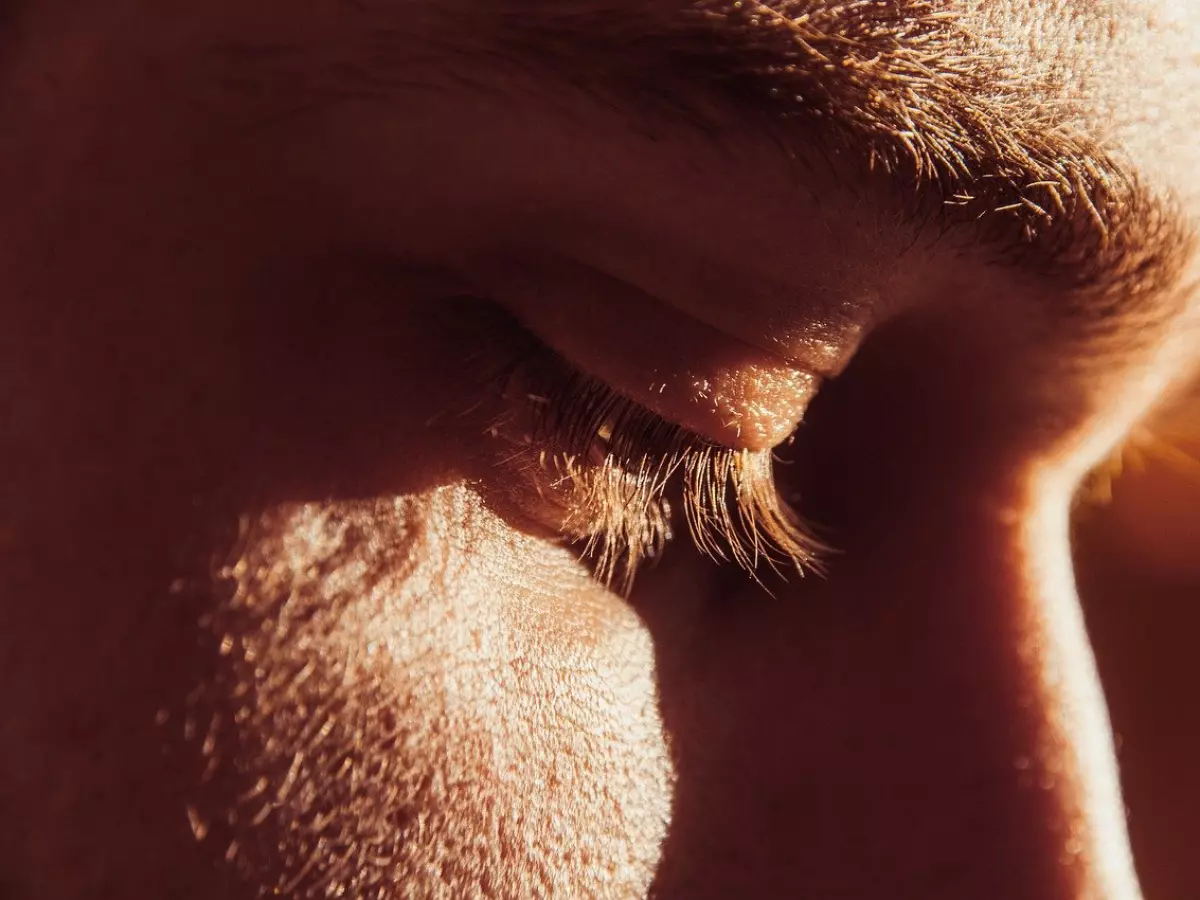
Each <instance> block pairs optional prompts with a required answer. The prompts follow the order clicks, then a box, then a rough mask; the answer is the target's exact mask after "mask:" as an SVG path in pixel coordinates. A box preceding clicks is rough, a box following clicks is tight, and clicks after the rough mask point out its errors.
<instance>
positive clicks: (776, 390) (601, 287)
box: [489, 257, 821, 450]
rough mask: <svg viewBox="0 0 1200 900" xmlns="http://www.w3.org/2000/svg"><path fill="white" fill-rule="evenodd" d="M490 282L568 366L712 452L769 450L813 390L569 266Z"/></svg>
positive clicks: (640, 296)
mask: <svg viewBox="0 0 1200 900" xmlns="http://www.w3.org/2000/svg"><path fill="white" fill-rule="evenodd" d="M490 274H491V278H490V279H489V281H490V282H491V284H494V285H496V287H495V289H494V293H495V295H496V298H497V301H498V302H499V303H500V304H501V305H503V306H504V307H505V308H507V309H508V310H509V311H510V312H512V313H513V315H514V316H515V317H516V318H518V319H519V320H520V321H521V322H522V323H523V325H524V326H525V327H526V328H527V329H528V330H529V331H531V332H533V333H535V334H537V335H538V337H539V338H541V339H542V340H543V341H545V343H547V344H549V345H551V346H553V347H554V348H555V350H557V351H558V352H559V353H560V354H561V355H562V356H563V357H564V358H566V359H569V360H570V361H571V363H572V364H573V365H574V366H576V367H578V368H579V369H580V370H582V371H584V372H587V373H588V374H589V375H592V376H594V377H596V378H598V379H602V380H603V381H604V382H605V383H607V384H610V385H612V386H613V387H614V388H616V389H617V390H619V391H620V393H621V394H623V395H624V396H626V397H629V398H630V399H633V400H635V401H637V402H638V403H639V404H640V405H642V406H644V407H646V408H647V409H650V410H652V411H654V412H655V413H657V414H658V415H660V416H662V417H663V418H664V419H666V420H668V421H670V422H673V423H675V424H677V425H680V426H682V427H683V428H685V429H686V430H688V431H690V432H693V433H695V434H698V435H702V436H704V437H705V438H708V439H709V440H711V441H713V442H715V443H717V444H722V445H726V446H729V447H733V448H736V449H748V450H766V449H769V448H771V447H775V446H778V445H779V444H780V443H782V442H783V441H784V440H786V439H787V438H788V437H789V436H790V435H791V433H792V431H793V430H794V429H795V427H796V425H797V424H798V423H799V422H800V420H801V418H802V417H803V414H804V410H805V409H806V407H807V405H808V403H809V401H810V400H811V399H812V397H813V396H814V395H815V394H816V391H817V389H818V387H819V385H820V382H821V376H820V374H819V373H818V372H817V371H815V370H813V369H809V368H805V367H804V365H802V364H800V363H798V362H792V361H786V360H784V359H783V358H781V357H779V356H777V355H775V354H772V353H770V352H768V351H766V350H762V349H760V348H758V347H754V346H752V345H750V344H747V343H745V342H744V341H742V340H740V339H738V338H735V337H733V336H730V335H728V334H725V333H723V332H720V331H718V330H717V329H715V328H713V327H712V326H710V325H708V324H706V323H703V322H701V321H699V320H698V319H695V318H692V317H691V316H689V315H687V314H686V313H682V312H680V311H679V310H677V309H675V308H673V307H670V306H668V305H666V304H664V303H661V302H659V301H658V300H657V299H655V298H654V297H651V296H649V295H647V294H645V293H644V292H642V291H640V290H639V289H638V288H636V287H635V286H633V285H631V284H628V283H626V282H623V281H621V280H619V279H616V278H613V277H612V276H609V275H607V274H606V273H604V272H601V271H599V270H597V269H595V268H592V267H590V266H587V265H584V264H581V263H578V262H575V261H573V260H569V259H562V258H557V257H556V258H552V259H545V260H538V261H537V262H536V264H534V263H526V264H519V263H518V264H514V263H512V262H508V263H506V264H503V265H501V266H499V267H497V268H496V270H494V271H493V272H491V273H490Z"/></svg>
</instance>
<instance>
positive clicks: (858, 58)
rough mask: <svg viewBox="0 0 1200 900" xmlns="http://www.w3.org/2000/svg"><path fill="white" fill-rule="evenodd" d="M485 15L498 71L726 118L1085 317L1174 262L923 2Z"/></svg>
mask: <svg viewBox="0 0 1200 900" xmlns="http://www.w3.org/2000/svg"><path fill="white" fill-rule="evenodd" d="M488 15H489V16H490V17H491V22H490V29H491V30H492V33H493V39H494V40H495V41H496V43H497V45H498V46H499V47H500V48H501V54H502V55H503V56H504V57H505V58H509V59H511V60H514V61H519V62H520V65H522V66H523V67H526V68H528V67H529V66H530V65H533V66H537V67H539V69H540V71H542V72H544V73H545V74H546V77H548V78H553V79H556V80H560V81H568V82H571V83H573V84H575V85H576V86H579V87H581V88H583V89H585V90H586V91H588V92H589V93H591V94H595V95H601V96H602V98H603V99H604V100H606V101H609V102H612V101H617V102H620V103H621V105H622V106H623V107H628V108H629V109H630V110H631V111H632V112H631V114H633V115H638V114H640V115H642V116H643V117H644V118H647V119H650V120H651V121H655V120H657V121H659V122H661V121H663V120H664V117H665V118H667V119H670V118H673V119H674V120H676V121H680V122H685V123H688V124H692V125H696V124H699V125H700V126H701V127H702V128H711V129H713V130H717V129H720V128H722V127H724V128H726V129H727V128H728V127H729V119H728V114H729V113H731V112H732V113H733V114H734V116H735V118H737V117H740V118H743V119H745V120H746V122H747V123H749V124H750V126H751V127H756V128H760V129H767V130H769V131H770V132H772V136H773V137H775V138H776V139H777V140H778V141H779V142H780V143H783V144H784V145H785V146H790V147H799V148H802V149H800V150H799V151H798V153H799V154H812V153H814V152H816V153H820V154H822V155H823V156H824V157H825V158H827V159H832V160H835V161H836V165H835V169H838V170H841V171H846V170H847V167H848V168H849V169H850V170H851V171H853V170H857V171H858V172H860V173H861V174H862V175H864V176H868V177H869V176H871V175H873V174H876V173H878V174H882V175H883V176H884V177H885V178H886V180H887V181H888V183H889V184H890V185H891V186H892V187H893V188H894V193H895V194H896V195H897V197H898V198H899V199H900V202H901V203H902V205H903V207H904V208H905V212H906V215H908V216H909V217H910V218H912V219H914V220H919V221H922V222H934V223H936V224H937V225H938V226H939V227H941V228H943V229H961V228H964V227H965V228H969V229H971V232H970V234H971V236H972V239H973V241H974V242H975V243H976V244H977V245H979V246H981V247H986V248H989V249H990V250H991V251H992V252H993V256H995V257H996V258H997V259H998V260H999V261H1001V262H1003V263H1005V264H1011V265H1019V266H1022V267H1024V268H1028V269H1034V270H1036V272H1037V274H1038V275H1039V276H1040V277H1042V278H1052V279H1055V280H1056V283H1058V284H1061V285H1062V287H1063V288H1064V290H1066V291H1069V292H1070V293H1071V294H1072V295H1073V296H1076V297H1078V298H1079V303H1080V306H1081V307H1086V309H1087V311H1089V312H1092V313H1094V314H1097V315H1106V316H1110V315H1112V314H1113V313H1114V312H1119V311H1120V308H1131V307H1135V306H1141V305H1142V304H1143V301H1144V300H1145V298H1147V297H1150V296H1161V295H1162V294H1163V293H1164V292H1165V291H1166V290H1167V289H1168V288H1170V287H1171V286H1173V285H1174V284H1175V283H1176V282H1177V281H1178V280H1179V278H1180V276H1181V274H1182V272H1183V269H1184V267H1185V264H1186V262H1187V261H1188V259H1189V258H1190V255H1191V249H1192V245H1193V235H1192V234H1191V231H1190V229H1189V228H1188V227H1186V224H1185V220H1184V218H1183V217H1182V216H1181V215H1180V214H1179V212H1178V211H1177V210H1176V209H1175V208H1174V207H1173V205H1172V203H1171V202H1170V200H1169V199H1167V198H1165V197H1163V196H1160V195H1158V194H1155V193H1154V192H1152V191H1151V190H1150V189H1148V188H1147V187H1146V186H1145V185H1144V184H1143V183H1142V182H1141V181H1140V179H1139V177H1138V174H1137V172H1136V171H1134V170H1132V169H1131V168H1129V167H1128V165H1126V164H1125V163H1123V162H1120V161H1118V159H1117V158H1116V157H1115V156H1114V155H1113V154H1111V153H1110V152H1108V151H1107V150H1106V149H1105V148H1104V147H1102V146H1101V145H1100V142H1099V140H1098V139H1097V138H1096V137H1095V136H1094V135H1092V134H1089V133H1088V132H1087V131H1086V130H1085V129H1082V128H1078V127H1076V128H1073V129H1072V128H1066V127H1064V125H1063V123H1062V122H1061V121H1059V119H1061V113H1062V110H1063V98H1062V97H1061V96H1058V95H1061V93H1062V89H1061V87H1060V86H1056V85H1054V84H1051V83H1049V82H1048V81H1046V80H1045V79H1043V80H1042V81H1040V82H1039V81H1037V80H1035V79H1032V78H1031V77H1030V76H1029V75H1028V73H1025V72H1021V71H1018V70H1017V69H1016V65H1017V63H1016V61H1014V60H1012V59H1006V58H1003V57H1002V56H1001V54H1000V52H999V51H998V50H996V49H995V48H994V46H993V45H994V43H995V42H992V44H986V43H985V42H984V41H982V40H981V39H980V38H979V37H978V36H976V35H974V34H972V33H971V32H970V30H969V29H968V28H967V27H966V26H965V25H964V23H963V20H962V18H961V16H959V15H958V14H957V13H951V12H947V11H945V10H939V9H938V8H937V7H936V6H935V4H933V3H931V2H928V0H893V2H887V3H879V2H850V3H840V4H827V3H814V2H812V0H775V2H773V3H770V4H767V3H757V2H749V0H691V2H684V3H683V4H680V5H677V6H674V5H671V4H667V5H666V6H664V5H662V4H658V3H651V4H647V3H635V2H630V0H618V2H609V3H591V2H588V3H582V2H574V0H563V2H561V3H560V4H557V5H556V4H554V3H550V2H547V0H523V2H519V3H515V4H513V5H510V6H507V7H506V8H505V9H504V10H498V11H493V12H491V13H489V14H488ZM639 111H640V112H639ZM723 116H724V117H725V118H722V117H723Z"/></svg>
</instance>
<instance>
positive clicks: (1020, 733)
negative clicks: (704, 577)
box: [657, 490, 1140, 900]
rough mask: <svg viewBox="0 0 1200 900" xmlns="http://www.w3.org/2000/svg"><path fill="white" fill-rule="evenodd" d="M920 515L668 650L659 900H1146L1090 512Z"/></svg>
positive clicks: (996, 506) (990, 502) (966, 505)
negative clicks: (836, 565)
mask: <svg viewBox="0 0 1200 900" xmlns="http://www.w3.org/2000/svg"><path fill="white" fill-rule="evenodd" d="M911 500H912V502H913V504H914V506H913V508H910V509H900V508H897V509H895V510H894V512H895V514H896V518H895V523H896V524H895V527H894V528H893V529H888V530H881V531H880V532H879V533H877V534H875V535H874V536H873V537H867V538H864V539H863V540H862V541H861V542H859V543H858V545H857V546H855V547H854V548H853V549H852V551H848V552H853V553H854V554H855V558H856V565H854V566H853V567H852V566H849V565H845V566H844V567H843V568H841V569H839V570H835V574H834V575H833V576H832V577H831V578H830V579H829V581H828V582H823V583H819V584H817V585H816V587H815V588H814V587H813V585H812V584H811V583H806V584H803V585H800V586H798V587H796V588H795V589H793V590H791V591H788V592H785V593H784V594H783V595H781V596H779V597H777V598H776V599H775V600H774V601H767V602H762V601H759V602H755V601H754V600H752V599H750V598H748V597H747V598H744V602H742V601H737V602H736V603H735V604H731V605H727V607H726V609H725V610H724V611H723V613H721V614H720V616H719V619H720V621H719V623H717V624H715V625H714V626H713V627H712V628H711V629H710V630H707V631H705V632H704V633H703V634H702V635H700V636H699V637H695V638H693V639H692V640H691V641H689V642H688V646H687V648H686V649H681V650H678V651H675V650H672V643H671V641H670V639H669V638H658V639H657V640H658V643H659V645H660V653H659V658H660V667H661V676H660V685H661V687H660V690H661V695H662V701H661V702H662V709H663V715H664V721H665V724H666V726H667V728H668V730H669V731H670V732H671V734H672V738H673V745H672V746H673V749H674V751H675V757H676V766H677V772H678V778H679V781H678V785H677V789H676V801H675V807H674V816H673V820H672V823H671V830H670V832H669V837H668V841H667V844H666V846H665V853H664V859H663V864H662V868H661V870H660V875H659V879H658V895H657V896H660V897H662V898H674V897H688V898H704V897H730V896H747V897H799V898H808V897H838V898H847V900H850V898H854V900H859V898H861V900H879V898H885V897H886V898H889V900H898V898H908V897H912V898H922V900H939V898H947V900H949V898H955V900H959V898H972V900H1008V898H1012V900H1134V898H1137V897H1139V896H1140V894H1139V890H1138V887H1137V882H1136V878H1135V876H1134V873H1133V867H1132V861H1131V857H1130V852H1129V849H1128V841H1127V837H1126V833H1125V826H1124V809H1123V805H1122V803H1121V799H1120V793H1119V787H1118V781H1117V775H1116V767H1115V761H1114V755H1113V746H1112V740H1111V732H1110V729H1109V726H1108V720H1107V714H1106V710H1105V705H1104V699H1103V696H1102V693H1101V691H1100V687H1099V682H1098V678H1097V674H1096V669H1095V665H1094V661H1093V659H1092V655H1091V650H1090V647H1089V645H1088V641H1087V635H1086V632H1085V629H1084V624H1083V621H1082V616H1081V613H1080V610H1079V607H1078V604H1077V602H1076V597H1075V593H1074V589H1073V584H1072V577H1071V571H1070V555H1069V546H1068V532H1067V503H1066V498H1055V497H1049V498H1048V499H1046V500H1045V502H1041V501H1037V500H1036V498H1034V497H1029V496H1026V497H1024V498H1021V497H1010V498H1008V500H1007V501H1003V500H1000V499H996V498H992V499H988V498H986V497H981V496H978V495H975V496H972V495H971V494H970V493H969V492H963V493H959V492H956V491H954V490H944V491H943V492H942V493H941V494H939V495H937V496H931V495H930V494H928V493H922V494H918V493H917V492H913V494H912V496H911Z"/></svg>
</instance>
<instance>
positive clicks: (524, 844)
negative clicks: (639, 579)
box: [185, 487, 670, 897]
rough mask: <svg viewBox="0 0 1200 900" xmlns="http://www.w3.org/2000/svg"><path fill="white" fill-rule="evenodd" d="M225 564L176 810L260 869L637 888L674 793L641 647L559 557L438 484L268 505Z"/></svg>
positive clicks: (435, 883)
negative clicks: (193, 772) (208, 673)
mask: <svg viewBox="0 0 1200 900" xmlns="http://www.w3.org/2000/svg"><path fill="white" fill-rule="evenodd" d="M221 580H222V584H221V588H222V591H221V592H222V594H223V595H224V596H223V598H222V599H221V600H220V601H219V603H218V605H217V611H216V613H215V614H214V615H213V616H212V618H211V620H208V621H206V622H205V623H204V624H205V628H206V632H207V634H208V635H209V639H208V641H209V643H210V646H211V650H212V655H213V657H214V659H215V661H216V665H215V668H214V672H215V674H214V675H213V677H212V678H210V679H209V680H208V682H207V683H206V684H204V685H203V686H202V687H200V688H199V689H197V690H196V691H195V692H193V694H192V696H191V698H189V703H188V705H189V709H188V711H187V716H186V721H187V725H186V728H185V732H186V736H187V737H188V738H189V740H188V743H189V745H190V750H191V752H190V757H191V758H192V759H196V760H197V761H198V763H199V767H200V771H199V775H198V786H197V789H196V791H195V801H194V803H193V806H192V808H191V815H192V819H193V826H194V828H195V829H196V830H197V831H198V832H199V833H203V834H204V836H205V839H206V844H207V845H208V846H211V847H213V848H214V849H215V850H216V851H218V852H220V853H221V854H222V855H224V856H225V857H226V858H227V859H229V860H231V861H232V862H233V864H234V866H235V867H237V868H239V869H240V870H241V871H242V872H243V873H244V874H245V875H246V877H247V879H248V880H249V881H250V883H251V884H252V885H253V886H255V887H258V888H261V889H263V890H265V891H267V892H271V891H274V892H276V893H282V894H283V895H285V896H292V897H309V896H313V897H316V896H321V897H324V896H340V895H342V894H343V893H344V894H346V895H348V896H364V897H365V896H376V895H377V893H378V895H379V896H388V895H390V894H388V893H387V891H388V890H389V889H390V888H389V887H388V886H391V885H396V884H403V885H405V890H406V891H407V892H412V893H414V894H416V895H420V896H429V897H440V896H447V897H450V896H456V897H457V896H481V897H492V896H537V895H541V894H544V893H546V892H553V893H555V894H559V893H562V894H563V895H564V896H584V895H585V894H586V895H597V896H613V897H629V896H642V895H643V894H644V892H645V890H646V888H647V886H648V884H649V881H650V878H651V875H652V872H653V870H654V867H655V864H656V863H657V859H658V852H659V845H660V843H661V840H662V838H663V832H664V829H665V823H666V821H667V818H668V814H669V807H670V774H669V773H670V769H669V765H668V761H667V757H666V750H665V744H664V739H663V734H662V730H661V725H660V722H659V718H658V712H657V704H656V698H655V692H654V681H653V657H652V653H651V649H650V644H649V639H648V637H647V635H646V633H645V631H644V629H643V628H642V627H641V626H640V625H639V624H638V623H637V620H636V619H635V618H634V617H633V616H632V614H630V613H629V612H628V611H627V610H626V609H624V607H623V606H621V605H620V604H618V603H616V602H615V601H614V600H613V599H612V597H611V595H608V594H607V593H606V592H602V591H600V590H599V589H598V588H596V587H595V586H594V585H592V584H591V583H590V582H589V581H588V580H587V578H586V576H585V575H584V574H583V573H582V571H581V570H580V569H579V567H578V566H577V564H576V563H575V561H574V557H573V556H572V555H571V554H570V553H569V552H568V551H565V550H563V549H561V548H556V547H553V546H548V545H546V544H544V543H543V542H540V541H536V540H533V539H530V538H526V537H524V536H521V535H518V534H516V533H514V532H512V531H511V530H510V529H509V528H508V527H507V526H506V525H504V524H503V523H502V522H501V521H500V520H499V519H497V518H496V517H494V516H493V515H492V514H491V513H490V512H489V511H488V510H487V509H486V508H485V507H483V506H482V505H481V504H480V503H479V502H478V500H477V499H476V498H475V496H474V494H473V493H472V492H471V491H469V490H468V489H466V488H462V487H446V488H440V489H436V490H434V491H432V492H430V493H428V494H426V495H424V496H421V497H418V498H410V499H397V500H387V501H383V500H377V501H369V502H362V503H340V504H331V505H320V506H318V505H302V506H294V507H286V508H276V509H274V510H272V511H270V512H269V513H268V514H266V515H264V516H262V517H261V518H260V520H259V521H258V522H257V523H256V524H255V525H254V526H253V528H252V529H251V530H250V532H249V534H248V535H247V537H246V538H245V540H244V541H243V545H242V547H241V548H240V550H239V552H238V554H237V555H236V561H235V562H234V563H233V564H232V565H231V566H230V567H228V568H227V569H226V570H224V571H223V572H222V573H221ZM551 589H552V590H551Z"/></svg>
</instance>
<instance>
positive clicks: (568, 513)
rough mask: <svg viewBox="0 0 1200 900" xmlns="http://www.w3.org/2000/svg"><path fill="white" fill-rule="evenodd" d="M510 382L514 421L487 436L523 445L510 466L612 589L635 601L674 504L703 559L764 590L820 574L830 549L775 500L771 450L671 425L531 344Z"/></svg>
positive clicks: (668, 535)
mask: <svg viewBox="0 0 1200 900" xmlns="http://www.w3.org/2000/svg"><path fill="white" fill-rule="evenodd" d="M504 382H505V395H506V397H507V398H508V399H509V401H510V404H511V407H512V412H511V413H510V415H511V416H512V418H510V419H508V420H506V421H505V422H502V423H496V425H495V426H494V427H493V428H492V429H491V433H492V434H495V435H501V434H507V435H510V436H511V435H514V434H516V435H519V437H517V438H515V442H516V444H517V449H516V452H515V453H514V454H513V455H512V456H511V457H510V461H512V462H516V463H517V464H518V465H519V466H520V467H522V468H523V469H525V470H526V471H528V472H530V473H531V474H532V476H533V478H534V481H535V484H537V485H543V486H544V485H547V484H548V485H549V490H548V491H547V490H546V489H545V488H544V487H539V490H540V492H541V493H542V495H543V498H544V499H547V500H550V501H551V502H552V503H554V505H555V506H557V507H558V508H559V512H560V525H559V529H560V531H561V532H562V533H563V534H564V535H566V536H567V537H569V538H571V539H572V540H576V541H580V542H582V543H583V552H584V555H585V557H587V558H589V559H590V560H591V561H592V563H593V566H594V569H595V572H596V575H597V577H598V578H600V579H601V580H602V581H604V582H605V583H607V584H612V583H613V582H614V581H615V582H617V585H618V586H619V588H620V589H621V590H622V591H624V592H625V593H628V592H629V590H630V589H631V588H632V585H633V580H634V577H635V575H636V573H637V570H638V568H639V567H640V565H641V564H642V563H644V562H646V561H648V560H653V559H655V558H657V557H658V556H660V555H661V554H662V552H663V550H664V549H665V547H666V545H667V544H668V543H669V542H670V540H671V539H672V537H673V536H674V528H673V525H672V520H673V514H674V509H673V508H672V503H671V501H670V499H669V498H670V497H672V496H674V497H677V498H679V505H680V506H681V507H682V510H683V517H684V520H685V522H686V524H687V528H688V531H689V532H690V534H691V537H692V540H693V542H694V543H695V545H696V547H697V548H698V549H699V550H700V551H701V552H703V553H704V554H705V555H707V556H709V557H710V558H712V559H714V560H716V561H718V562H733V563H735V564H736V565H738V566H740V567H741V568H743V569H744V570H745V571H746V572H748V573H749V574H750V576H751V577H752V578H754V580H755V581H758V582H759V584H760V585H761V584H762V581H761V579H760V577H759V572H760V571H761V569H762V567H766V568H768V569H771V570H773V571H775V572H776V573H778V574H783V571H784V569H785V568H792V569H794V570H795V571H796V572H797V573H799V574H801V575H803V574H805V572H807V571H821V569H822V566H821V557H822V555H823V553H825V552H826V550H827V548H826V547H825V546H824V545H823V544H821V542H820V541H818V540H817V539H816V538H815V537H813V536H812V535H811V534H810V533H809V532H808V531H807V529H806V528H805V526H804V524H803V523H802V522H801V520H800V518H799V516H798V515H797V514H796V513H795V512H794V511H793V510H792V508H791V507H790V506H789V505H788V504H787V502H786V501H785V500H784V499H783V498H782V497H781V496H780V495H779V492H778V490H777V489H776V485H775V476H774V456H773V454H772V452H771V451H770V450H734V449H730V448H728V447H723V446H720V445H717V444H715V443H713V442H711V441H708V440H706V439H705V438H702V437H700V436H699V435H696V434H694V433H692V432H690V431H687V430H686V429H684V428H681V427H679V426H677V425H673V424H671V423H669V422H667V421H665V420H663V419H662V418H661V417H660V416H658V415H657V414H655V413H653V412H651V411H650V410H648V409H646V408H645V407H643V406H641V405H640V404H638V403H636V402H634V401H632V400H630V399H628V398H627V397H624V396H622V395H621V394H618V393H617V392H616V391H614V390H613V389H612V388H611V387H609V386H608V385H607V384H605V383H604V382H601V381H599V380H598V379H595V378H593V377H591V376H589V375H585V374H584V373H582V372H579V371H578V370H577V369H575V368H574V367H573V366H571V365H570V364H569V363H568V362H566V361H565V360H563V359H562V358H561V357H559V356H558V355H557V354H556V353H554V352H553V351H552V350H550V349H549V348H548V347H546V346H545V345H544V344H541V343H540V342H538V341H536V339H533V338H532V337H531V338H530V348H529V351H528V352H527V353H525V354H523V355H522V357H521V358H520V360H519V361H518V362H517V363H516V364H515V365H514V366H513V367H512V368H511V369H510V370H509V372H508V373H507V375H506V377H505V379H504ZM516 421H519V422H520V425H521V427H519V428H514V427H513V426H514V423H515V422H516ZM547 493H549V495H550V496H549V497H547V496H546V494H547Z"/></svg>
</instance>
